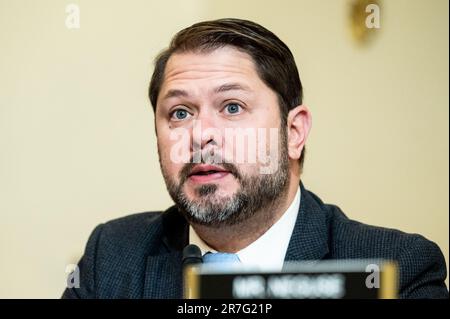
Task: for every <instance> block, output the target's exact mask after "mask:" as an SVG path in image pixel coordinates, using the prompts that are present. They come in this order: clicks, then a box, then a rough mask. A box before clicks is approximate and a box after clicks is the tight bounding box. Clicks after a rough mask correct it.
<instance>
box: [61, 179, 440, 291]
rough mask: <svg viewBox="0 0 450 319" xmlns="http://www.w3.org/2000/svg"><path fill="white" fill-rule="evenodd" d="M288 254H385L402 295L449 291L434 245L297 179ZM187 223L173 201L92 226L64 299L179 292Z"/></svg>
mask: <svg viewBox="0 0 450 319" xmlns="http://www.w3.org/2000/svg"><path fill="white" fill-rule="evenodd" d="M300 187H301V202H300V210H299V214H298V217H297V221H296V224H295V228H294V231H293V234H292V237H291V240H290V243H289V247H288V250H287V253H286V258H285V259H286V261H301V260H324V259H355V258H358V259H359V258H363V259H367V258H383V259H390V260H396V261H397V262H398V264H399V266H400V282H399V287H400V297H402V298H448V290H447V288H446V286H445V283H444V280H445V278H446V275H447V274H446V272H447V271H446V266H445V260H444V257H443V255H442V253H441V251H440V249H439V247H438V246H437V245H436V244H435V243H433V242H431V241H429V240H427V239H425V238H424V237H422V236H420V235H416V234H405V233H403V232H401V231H398V230H393V229H386V228H380V227H374V226H369V225H365V224H362V223H359V222H356V221H353V220H350V219H348V218H347V217H346V216H345V215H344V213H343V212H342V211H341V210H340V209H339V208H338V207H336V206H333V205H326V204H324V203H323V202H322V201H321V200H320V199H319V198H318V197H317V196H316V195H314V194H313V193H311V192H309V191H307V190H306V189H305V188H304V187H303V185H302V184H300ZM188 229H189V228H188V224H187V223H186V221H185V219H184V218H183V217H182V216H181V215H180V214H179V213H178V211H177V209H176V208H175V207H171V208H169V209H168V210H167V211H165V212H150V213H140V214H135V215H131V216H127V217H124V218H120V219H117V220H113V221H110V222H108V223H105V224H101V225H99V226H97V228H96V229H95V230H94V231H93V233H92V234H91V236H90V238H89V241H88V243H87V246H86V250H85V253H84V256H83V257H82V258H81V260H80V262H79V270H80V279H81V280H80V288H72V289H66V290H65V292H64V294H63V298H181V297H182V272H181V269H182V264H181V257H182V253H181V251H182V249H183V248H184V247H185V246H186V245H187V244H188Z"/></svg>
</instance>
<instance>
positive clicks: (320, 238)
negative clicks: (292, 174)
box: [285, 183, 328, 261]
mask: <svg viewBox="0 0 450 319" xmlns="http://www.w3.org/2000/svg"><path fill="white" fill-rule="evenodd" d="M300 191H301V199H300V209H299V212H298V216H297V221H296V222H295V227H294V231H293V233H292V236H291V240H290V242H289V246H288V250H287V252H286V257H285V261H302V260H320V259H323V258H325V256H326V254H327V253H328V223H327V219H326V213H325V211H324V210H323V208H322V206H321V205H322V202H321V201H320V199H319V198H317V197H316V196H315V195H314V194H312V193H310V192H308V191H307V190H306V189H305V188H304V186H303V183H300Z"/></svg>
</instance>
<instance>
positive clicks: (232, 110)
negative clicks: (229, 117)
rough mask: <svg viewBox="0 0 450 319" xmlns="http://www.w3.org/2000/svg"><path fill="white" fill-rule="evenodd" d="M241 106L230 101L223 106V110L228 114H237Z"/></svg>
mask: <svg viewBox="0 0 450 319" xmlns="http://www.w3.org/2000/svg"><path fill="white" fill-rule="evenodd" d="M241 108H242V107H241V106H240V105H239V104H236V103H230V104H227V106H225V110H226V112H227V113H229V114H237V113H240V112H241Z"/></svg>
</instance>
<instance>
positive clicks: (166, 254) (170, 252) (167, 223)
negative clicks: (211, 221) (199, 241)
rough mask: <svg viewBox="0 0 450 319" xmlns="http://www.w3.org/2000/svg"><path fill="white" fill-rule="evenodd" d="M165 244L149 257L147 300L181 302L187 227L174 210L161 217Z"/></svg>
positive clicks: (147, 265) (145, 286) (146, 274)
mask: <svg viewBox="0 0 450 319" xmlns="http://www.w3.org/2000/svg"><path fill="white" fill-rule="evenodd" d="M161 229H162V236H161V238H162V243H161V242H158V243H157V244H156V245H155V247H154V249H153V251H152V252H151V253H150V256H148V257H147V264H146V269H145V285H144V292H143V297H144V298H182V297H183V277H182V266H183V265H182V251H183V248H184V247H185V246H186V245H187V244H188V235H189V234H188V230H189V228H188V224H187V222H186V221H185V219H184V218H183V217H182V216H181V215H180V214H179V212H178V210H177V209H176V208H175V206H173V207H171V208H169V209H168V210H167V211H165V212H164V213H163V214H162V220H161Z"/></svg>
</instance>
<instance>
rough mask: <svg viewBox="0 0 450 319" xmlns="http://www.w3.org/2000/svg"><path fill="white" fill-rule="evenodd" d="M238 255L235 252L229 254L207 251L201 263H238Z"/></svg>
mask: <svg viewBox="0 0 450 319" xmlns="http://www.w3.org/2000/svg"><path fill="white" fill-rule="evenodd" d="M239 262H240V260H239V257H238V255H236V254H230V253H211V252H207V253H206V254H205V255H204V256H203V263H205V264H210V263H211V264H212V263H220V264H222V265H223V264H227V265H230V264H236V263H239Z"/></svg>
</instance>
